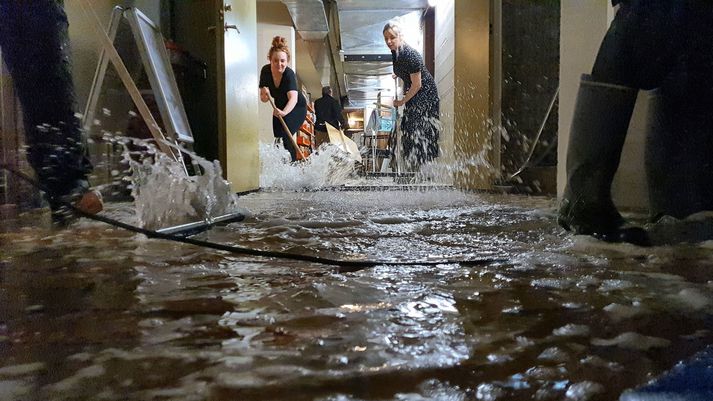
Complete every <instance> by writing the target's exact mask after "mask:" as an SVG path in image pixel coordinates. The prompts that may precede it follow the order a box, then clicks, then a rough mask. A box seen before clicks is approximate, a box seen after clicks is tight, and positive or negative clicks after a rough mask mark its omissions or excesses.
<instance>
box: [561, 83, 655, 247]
mask: <svg viewBox="0 0 713 401" xmlns="http://www.w3.org/2000/svg"><path fill="white" fill-rule="evenodd" d="M637 94H638V89H633V88H628V87H625V86H619V85H613V84H607V83H603V82H596V81H593V80H592V79H591V77H590V76H589V75H583V76H582V81H581V83H580V87H579V93H578V95H577V103H576V105H575V111H574V117H573V120H572V128H571V132H570V138H569V147H568V149H567V186H566V188H565V192H564V196H563V199H562V202H561V205H560V209H559V216H558V219H557V222H558V223H559V225H560V226H562V227H563V228H564V229H566V230H569V231H573V232H574V233H576V234H584V235H591V236H594V237H596V238H599V239H601V240H604V241H607V242H630V243H634V244H637V245H648V236H647V235H646V232H645V231H644V230H643V229H641V228H638V227H627V226H626V225H625V223H626V222H625V220H624V219H623V218H622V217H621V215H620V214H619V212H618V211H617V209H616V206H614V202H613V201H612V198H611V184H612V181H613V180H614V174H615V173H616V170H617V168H618V167H619V158H620V156H621V150H622V148H623V147H624V140H625V138H626V132H627V129H628V128H629V120H630V119H631V114H632V112H633V110H634V104H635V103H636V96H637Z"/></svg>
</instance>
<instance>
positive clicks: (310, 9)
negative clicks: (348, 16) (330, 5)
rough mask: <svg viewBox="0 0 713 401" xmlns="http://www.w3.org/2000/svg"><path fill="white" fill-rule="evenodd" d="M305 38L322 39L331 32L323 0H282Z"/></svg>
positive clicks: (296, 27) (298, 30)
mask: <svg viewBox="0 0 713 401" xmlns="http://www.w3.org/2000/svg"><path fill="white" fill-rule="evenodd" d="M282 3H283V4H284V5H285V6H287V9H288V10H289V12H290V16H291V17H292V22H293V23H294V24H295V29H296V30H297V33H299V35H300V37H301V38H302V39H303V40H322V39H324V38H325V37H326V36H327V33H329V25H328V24H327V15H326V14H325V12H324V3H322V0H282Z"/></svg>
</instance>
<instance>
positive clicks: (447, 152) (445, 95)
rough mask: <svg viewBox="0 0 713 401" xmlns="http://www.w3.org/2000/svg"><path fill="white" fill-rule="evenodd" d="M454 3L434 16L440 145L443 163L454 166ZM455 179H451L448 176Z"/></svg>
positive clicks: (444, 0)
mask: <svg viewBox="0 0 713 401" xmlns="http://www.w3.org/2000/svg"><path fill="white" fill-rule="evenodd" d="M454 11H455V2H454V0H442V1H441V2H439V3H438V5H437V6H436V17H435V39H434V55H435V63H434V64H435V71H436V75H435V77H434V78H435V80H436V85H437V86H438V95H439V96H440V98H441V123H442V124H443V130H442V131H441V138H440V142H439V145H440V147H441V152H442V154H441V160H442V162H443V163H444V164H446V165H449V166H452V165H454V162H455V145H454V134H453V130H454V105H455V88H454V85H455V24H454V20H455V15H454ZM448 178H449V179H452V177H448Z"/></svg>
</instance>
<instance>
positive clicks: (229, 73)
mask: <svg viewBox="0 0 713 401" xmlns="http://www.w3.org/2000/svg"><path fill="white" fill-rule="evenodd" d="M223 1H224V3H225V4H231V5H232V11H231V12H226V13H225V23H226V24H229V25H233V24H234V25H237V26H238V27H239V29H240V33H238V32H237V31H236V30H233V29H230V30H228V31H227V32H225V35H224V36H223V38H224V44H223V43H222V42H223V41H222V40H220V39H219V40H218V42H219V43H218V51H219V52H220V50H221V49H223V48H224V50H225V53H224V56H225V57H224V59H223V60H220V59H219V61H218V65H219V68H222V69H223V72H224V73H225V82H224V85H225V91H224V93H223V94H221V95H219V100H218V102H219V109H220V112H221V113H223V112H224V113H225V115H222V116H221V118H220V119H219V124H224V126H222V127H221V129H220V133H221V134H222V135H223V134H224V138H222V139H224V140H223V141H222V142H221V143H222V145H223V146H222V147H223V150H224V152H223V153H224V155H225V156H224V157H225V158H224V160H225V161H226V163H225V167H224V168H225V170H226V176H227V178H228V181H230V183H231V185H232V188H233V190H234V191H236V192H242V191H250V190H254V189H258V188H259V187H260V153H259V148H258V137H259V133H258V125H257V124H258V102H259V100H258V90H257V87H258V72H257V71H256V69H255V66H256V65H257V62H258V58H259V53H260V52H259V50H258V48H257V6H256V0H223ZM218 36H219V38H220V35H218ZM221 65H222V67H221ZM220 75H221V74H220V73H219V76H220ZM218 85H219V87H220V85H221V83H220V80H219V83H218ZM221 106H224V108H223V107H221Z"/></svg>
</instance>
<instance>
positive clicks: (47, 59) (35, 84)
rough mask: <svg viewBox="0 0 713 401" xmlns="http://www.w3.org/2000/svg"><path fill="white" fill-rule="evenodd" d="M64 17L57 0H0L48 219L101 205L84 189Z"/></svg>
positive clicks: (61, 220) (30, 156)
mask: <svg viewBox="0 0 713 401" xmlns="http://www.w3.org/2000/svg"><path fill="white" fill-rule="evenodd" d="M68 26H69V22H68V20H67V16H66V14H65V12H64V10H63V8H62V4H61V2H58V1H57V0H35V1H0V49H1V50H2V58H3V60H4V62H5V63H6V65H7V68H8V70H9V71H10V74H11V76H12V80H13V83H14V87H15V90H16V92H17V97H18V99H19V101H20V104H21V105H22V110H23V122H24V128H25V138H26V142H27V160H28V162H29V163H30V165H31V166H32V168H33V169H34V170H35V173H36V175H37V179H38V181H39V183H40V185H41V186H42V188H43V190H44V191H45V192H46V195H47V197H48V201H49V204H50V209H51V211H52V218H53V222H54V223H55V224H56V225H60V226H62V225H65V224H67V223H69V222H71V221H72V220H73V219H74V218H75V217H76V216H74V213H73V211H72V210H71V209H70V208H69V207H67V206H66V203H73V204H75V206H77V207H78V208H79V209H81V210H82V211H84V212H87V213H91V214H95V213H98V212H99V211H101V210H102V207H103V205H102V201H101V197H100V195H99V193H98V192H94V191H90V190H89V183H88V180H87V176H88V175H89V174H90V173H91V171H92V165H91V163H90V162H89V160H88V159H87V157H86V149H85V147H84V143H83V140H82V134H81V132H80V129H79V121H78V119H77V117H76V116H75V95H74V84H73V82H72V72H71V65H70V61H69V39H68Z"/></svg>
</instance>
